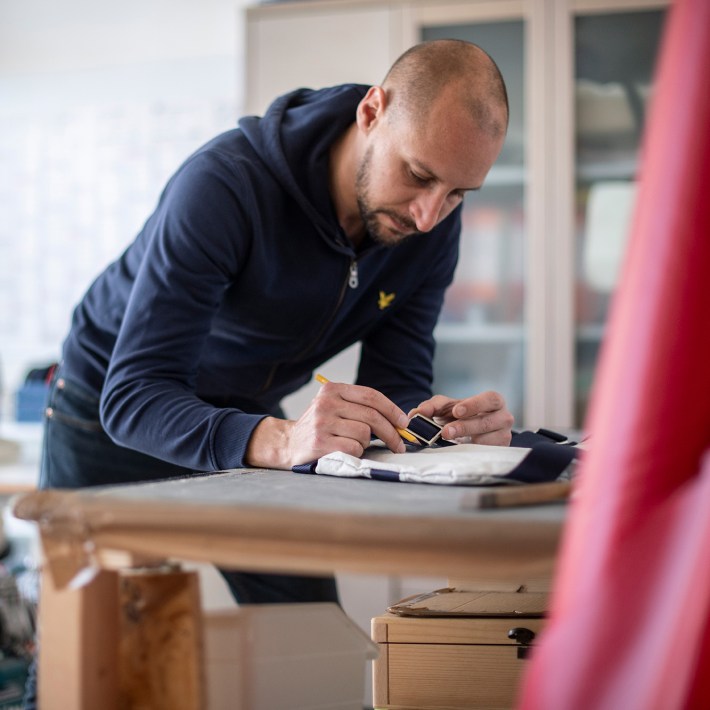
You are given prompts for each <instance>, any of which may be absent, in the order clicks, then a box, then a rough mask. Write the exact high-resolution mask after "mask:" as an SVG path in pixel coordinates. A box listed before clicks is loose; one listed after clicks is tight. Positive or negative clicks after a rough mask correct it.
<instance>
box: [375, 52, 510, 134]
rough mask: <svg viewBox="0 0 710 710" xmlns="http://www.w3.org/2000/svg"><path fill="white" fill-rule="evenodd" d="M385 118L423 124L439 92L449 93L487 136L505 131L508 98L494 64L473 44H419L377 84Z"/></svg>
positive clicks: (403, 56) (405, 54) (401, 57)
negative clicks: (383, 99)
mask: <svg viewBox="0 0 710 710" xmlns="http://www.w3.org/2000/svg"><path fill="white" fill-rule="evenodd" d="M382 87H383V89H384V90H385V91H386V92H387V96H388V100H389V107H390V109H391V111H390V114H389V118H396V117H397V116H398V115H402V114H404V115H406V116H407V117H409V118H410V119H412V118H413V119H414V120H415V121H417V122H421V123H423V122H425V121H426V120H427V118H428V116H429V110H430V108H431V107H432V105H433V104H434V102H435V101H436V100H437V99H438V98H439V97H440V95H441V93H442V91H443V90H444V89H449V90H454V91H455V96H456V99H455V100H456V101H458V102H460V105H461V106H463V107H464V108H465V109H466V110H467V111H468V113H469V115H470V116H471V117H472V118H473V120H474V121H475V123H476V125H477V126H478V127H479V128H480V129H481V130H482V131H484V132H485V133H488V134H489V135H491V136H496V137H498V136H503V135H505V132H506V130H507V127H508V95H507V92H506V89H505V82H504V81H503V77H502V75H501V73H500V70H499V69H498V67H497V66H496V64H495V62H494V61H493V60H492V59H491V58H490V57H489V56H488V54H486V52H484V51H483V50H482V49H481V48H480V47H479V46H478V45H475V44H472V43H471V42H464V41H463V40H457V39H441V40H432V41H430V42H422V43H421V44H417V45H415V46H414V47H411V48H410V49H408V50H407V51H406V52H405V53H404V54H402V55H401V56H400V57H399V59H397V61H396V62H395V63H394V64H393V65H392V68H391V69H390V70H389V72H388V73H387V76H386V77H385V79H384V81H383V83H382Z"/></svg>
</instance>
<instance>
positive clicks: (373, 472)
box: [370, 468, 400, 481]
mask: <svg viewBox="0 0 710 710" xmlns="http://www.w3.org/2000/svg"><path fill="white" fill-rule="evenodd" d="M370 478H373V479H374V480H375V481H399V480H400V478H399V473H397V471H385V470H384V469H381V468H371V469H370Z"/></svg>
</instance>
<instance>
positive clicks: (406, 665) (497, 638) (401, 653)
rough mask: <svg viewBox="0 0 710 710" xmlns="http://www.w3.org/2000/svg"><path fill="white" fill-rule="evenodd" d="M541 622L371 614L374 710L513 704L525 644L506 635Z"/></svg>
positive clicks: (532, 628) (495, 707) (492, 708)
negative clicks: (376, 651) (374, 657)
mask: <svg viewBox="0 0 710 710" xmlns="http://www.w3.org/2000/svg"><path fill="white" fill-rule="evenodd" d="M543 622H544V619H542V618H508V617H504V618H501V617H486V618H448V617H447V618H443V617H438V618H421V617H405V616H397V615H394V614H383V615H382V616H377V617H375V618H374V619H373V620H372V639H373V641H375V642H376V643H377V644H378V645H379V648H380V655H379V657H378V658H377V660H376V661H375V663H374V669H373V698H374V706H375V708H392V709H394V708H409V709H414V708H420V709H422V710H424V709H429V708H432V709H433V708H440V709H441V708H449V709H453V708H466V709H467V710H470V709H472V708H485V709H486V710H499V709H500V710H503V708H512V707H513V705H514V702H515V698H516V694H517V690H518V683H519V681H520V675H521V672H522V670H523V667H524V664H525V656H526V655H527V652H528V651H529V647H528V646H523V645H521V644H520V643H518V642H517V641H516V640H514V639H511V638H509V636H508V633H509V631H510V630H511V629H513V628H521V627H522V628H525V629H529V630H530V631H532V632H533V633H534V634H537V633H538V632H539V631H540V629H541V628H542V625H543Z"/></svg>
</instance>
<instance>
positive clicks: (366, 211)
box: [355, 146, 420, 247]
mask: <svg viewBox="0 0 710 710" xmlns="http://www.w3.org/2000/svg"><path fill="white" fill-rule="evenodd" d="M371 164H372V146H370V147H369V148H368V149H367V150H366V151H365V155H364V156H363V158H362V162H361V163H360V167H359V168H358V171H357V175H356V176H355V197H356V199H357V206H358V209H359V210H360V217H361V219H362V221H363V223H364V225H365V229H366V230H367V231H368V233H369V234H370V236H371V237H372V238H373V239H374V240H375V241H376V242H377V243H379V244H382V245H384V246H388V247H393V246H395V245H397V244H400V243H401V242H402V241H404V240H405V239H406V238H407V237H409V236H412V235H413V234H420V232H419V230H418V229H417V225H416V224H415V223H414V222H413V221H412V220H411V219H410V218H409V217H405V216H403V215H401V214H399V213H398V212H395V211H394V210H388V209H386V208H385V207H380V208H375V207H373V206H372V203H371V200H370V195H369V192H370V183H371V179H372V174H371ZM381 215H385V216H386V217H389V218H390V219H393V220H395V222H396V223H397V224H400V225H402V227H403V228H404V231H396V230H394V229H393V228H392V227H388V226H386V225H383V224H382V223H381V221H380V216H381Z"/></svg>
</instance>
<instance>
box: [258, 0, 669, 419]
mask: <svg viewBox="0 0 710 710" xmlns="http://www.w3.org/2000/svg"><path fill="white" fill-rule="evenodd" d="M666 4H667V3H666V0H527V1H525V2H523V1H522V0H481V1H480V2H479V1H476V0H471V1H469V2H437V1H436V0H421V1H418V0H390V1H389V2H387V3H379V2H371V1H369V0H340V1H339V0H313V1H311V2H281V3H277V2H273V3H267V4H263V5H259V6H253V7H250V8H248V10H247V107H248V110H249V111H252V112H257V113H258V112H261V111H263V109H264V108H265V106H266V105H267V104H268V103H269V101H270V100H271V99H272V98H274V97H275V96H276V95H278V94H279V93H281V92H283V91H287V90H289V89H292V88H295V87H297V86H312V87H320V86H327V85H331V84H336V83H341V82H349V81H355V82H363V83H370V84H371V83H378V82H379V81H381V80H382V78H383V76H384V73H385V72H386V70H387V69H388V67H389V66H390V64H391V63H392V61H393V60H394V59H395V58H396V57H397V56H399V54H401V52H403V51H404V50H405V49H406V48H407V47H409V46H411V45H412V44H414V43H416V42H419V41H421V40H425V39H435V38H440V37H456V38H461V39H468V40H471V41H473V42H476V43H477V44H479V45H481V46H482V47H483V48H484V49H485V50H486V51H488V53H489V54H490V55H491V56H492V57H493V58H494V59H495V60H496V62H497V63H498V65H499V66H500V68H501V71H502V72H503V75H504V77H505V79H506V84H507V87H508V92H509V98H510V104H511V123H510V129H509V132H508V137H507V140H506V143H505V146H504V148H503V152H502V154H501V157H500V159H499V161H498V162H497V164H496V165H495V166H494V168H493V170H492V171H491V173H490V175H489V177H488V179H487V181H486V184H485V185H484V187H483V189H482V190H481V191H480V192H478V193H476V194H475V195H473V196H471V197H470V198H467V202H466V203H465V206H464V207H465V209H464V216H463V233H462V241H461V257H460V261H459V267H458V270H457V274H456V278H455V282H454V284H453V286H452V288H451V289H450V292H449V294H448V296H447V300H446V304H445V308H444V311H443V313H442V318H441V322H440V324H439V326H438V328H437V332H436V335H437V343H438V346H437V355H436V360H435V380H436V381H435V389H436V391H439V392H442V393H445V394H450V395H453V396H457V395H463V394H470V393H473V392H474V391H479V390H482V389H489V388H491V389H497V390H499V391H500V392H502V393H503V394H504V395H505V397H506V399H507V400H508V403H509V406H510V407H511V410H512V411H513V412H514V414H515V415H516V420H517V423H518V425H519V426H524V427H526V428H530V427H536V426H540V425H544V426H549V427H579V426H581V425H583V423H584V415H585V409H586V404H587V397H588V391H589V388H590V385H591V381H592V377H593V372H594V367H595V363H596V358H597V354H598V350H599V344H600V342H601V339H602V336H603V331H604V323H605V320H606V315H607V309H608V304H609V299H610V296H611V294H612V293H613V289H614V285H615V283H616V273H617V266H618V260H619V256H620V254H622V253H623V240H624V237H625V229H626V225H627V222H626V220H627V218H628V214H629V209H630V205H631V200H632V198H633V194H634V192H633V190H634V187H633V183H634V180H635V177H636V172H637V164H638V148H639V139H640V129H641V127H642V125H643V120H644V117H645V110H646V107H647V104H648V101H649V98H650V96H651V94H652V70H653V62H654V57H655V55H656V52H657V47H658V42H659V35H660V31H661V28H662V22H663V18H664V13H665V7H666Z"/></svg>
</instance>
